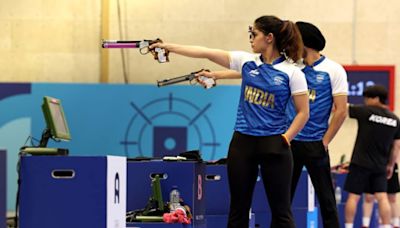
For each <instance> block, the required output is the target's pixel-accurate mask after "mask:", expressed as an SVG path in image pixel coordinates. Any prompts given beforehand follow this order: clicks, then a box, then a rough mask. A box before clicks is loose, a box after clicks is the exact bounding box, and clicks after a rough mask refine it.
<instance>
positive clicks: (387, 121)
mask: <svg viewBox="0 0 400 228" xmlns="http://www.w3.org/2000/svg"><path fill="white" fill-rule="evenodd" d="M368 120H369V121H371V122H375V123H379V124H384V125H387V126H391V127H397V121H396V120H395V119H392V118H388V117H384V116H378V115H375V114H372V115H371V116H370V117H369V119H368Z"/></svg>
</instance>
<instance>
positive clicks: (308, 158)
mask: <svg viewBox="0 0 400 228" xmlns="http://www.w3.org/2000/svg"><path fill="white" fill-rule="evenodd" d="M296 25H297V27H298V28H299V30H300V33H301V36H302V38H303V42H304V60H303V62H302V63H300V64H299V67H300V68H301V69H302V71H303V72H304V74H305V76H306V79H307V85H308V91H309V102H310V118H309V120H308V122H307V124H306V125H305V126H304V128H303V129H302V130H301V131H300V133H299V134H297V136H296V137H295V138H294V140H293V141H292V145H291V147H292V153H293V159H294V168H293V180H292V191H291V192H292V199H293V198H294V195H295V193H296V186H297V183H298V181H299V179H300V175H301V172H302V169H303V167H304V166H305V167H306V168H307V172H308V173H309V175H310V178H311V181H312V183H313V186H314V189H315V193H316V195H317V198H318V201H319V205H320V207H319V208H320V210H321V215H322V220H323V225H324V227H325V228H339V227H340V226H339V217H338V212H337V208H336V200H335V193H334V189H333V183H332V178H331V166H330V159H329V153H328V145H329V143H330V142H331V141H332V139H333V138H334V136H335V135H336V133H337V132H338V130H339V128H340V127H341V126H342V124H343V122H344V120H345V118H346V116H347V92H348V84H347V74H346V71H345V70H344V68H343V67H342V66H341V65H340V64H338V63H336V62H334V61H332V60H330V59H329V58H327V57H326V56H324V55H322V54H321V53H320V51H322V50H323V49H324V47H325V38H324V36H323V35H322V33H321V31H320V30H319V29H318V28H317V27H316V26H315V25H313V24H311V23H308V22H301V21H299V22H296ZM332 107H334V110H335V112H333V115H332V118H331V120H330V121H329V117H330V116H331V111H332ZM287 110H288V116H289V120H290V121H292V120H293V119H294V117H295V116H296V109H295V107H294V106H293V103H292V102H290V103H289V106H288V109H287Z"/></svg>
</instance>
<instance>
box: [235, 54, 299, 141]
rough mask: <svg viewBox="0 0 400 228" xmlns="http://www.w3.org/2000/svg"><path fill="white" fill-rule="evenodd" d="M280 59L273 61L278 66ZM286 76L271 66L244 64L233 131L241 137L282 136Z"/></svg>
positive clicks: (287, 81)
mask: <svg viewBox="0 0 400 228" xmlns="http://www.w3.org/2000/svg"><path fill="white" fill-rule="evenodd" d="M282 61H283V60H282V59H281V58H280V59H278V60H277V61H275V62H274V64H279V63H281V62H282ZM290 94H291V93H290V88H289V76H288V75H287V74H286V73H284V72H282V71H279V70H277V69H275V68H274V66H273V65H270V64H261V65H259V66H257V64H256V63H255V62H254V61H249V62H246V63H244V64H243V67H242V86H241V95H240V101H239V108H238V113H237V119H236V124H235V130H236V131H239V132H241V133H243V134H248V135H255V136H269V135H277V134H282V133H284V132H285V131H286V129H287V127H288V121H287V116H286V115H285V109H286V106H287V102H288V100H289V98H290Z"/></svg>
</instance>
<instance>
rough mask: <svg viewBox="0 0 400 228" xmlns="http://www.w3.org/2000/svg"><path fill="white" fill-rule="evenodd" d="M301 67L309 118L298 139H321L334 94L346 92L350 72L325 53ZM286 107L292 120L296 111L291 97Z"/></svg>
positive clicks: (327, 124)
mask: <svg viewBox="0 0 400 228" xmlns="http://www.w3.org/2000/svg"><path fill="white" fill-rule="evenodd" d="M299 67H300V68H302V71H303V72H304V74H305V75H306V79H307V85H308V93H309V101H310V118H309V119H308V122H307V123H306V125H305V126H304V128H303V129H302V130H301V131H300V133H299V134H297V136H296V137H295V140H299V141H319V140H322V138H323V137H324V135H325V132H326V131H327V129H328V126H329V117H330V114H331V111H332V105H333V97H334V96H339V95H347V92H348V83H347V74H346V71H345V70H344V68H343V67H342V66H341V65H340V64H338V63H336V62H334V61H332V60H330V59H328V58H326V57H325V56H321V58H320V59H319V60H318V61H316V62H315V63H314V64H313V65H312V66H304V65H302V66H299ZM287 111H288V112H287V113H288V116H289V119H290V121H292V120H293V119H294V117H295V115H296V110H295V108H294V105H293V101H292V100H291V101H290V102H289V105H288V109H287Z"/></svg>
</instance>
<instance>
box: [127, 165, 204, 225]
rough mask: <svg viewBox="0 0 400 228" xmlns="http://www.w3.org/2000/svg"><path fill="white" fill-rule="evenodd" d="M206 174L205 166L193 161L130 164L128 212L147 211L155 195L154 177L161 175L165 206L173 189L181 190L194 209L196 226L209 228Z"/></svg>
mask: <svg viewBox="0 0 400 228" xmlns="http://www.w3.org/2000/svg"><path fill="white" fill-rule="evenodd" d="M204 172H205V164H203V163H198V162H193V161H161V160H152V161H129V162H128V173H127V176H128V187H127V191H128V195H127V210H128V211H133V210H137V209H143V208H144V207H145V206H146V204H147V202H148V200H149V198H150V196H151V194H152V192H151V180H152V176H154V175H160V176H161V177H162V178H161V179H160V184H161V189H162V197H163V200H164V202H167V201H169V193H170V191H171V189H172V187H173V186H177V188H178V190H179V192H180V196H181V198H182V199H183V200H184V202H185V204H187V205H188V206H189V207H190V209H191V212H192V215H193V219H192V226H193V227H195V228H201V227H205V226H206V222H205V217H204V216H205V194H204V193H205V192H204V190H205V183H204ZM142 225H143V226H144V225H145V224H142Z"/></svg>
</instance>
